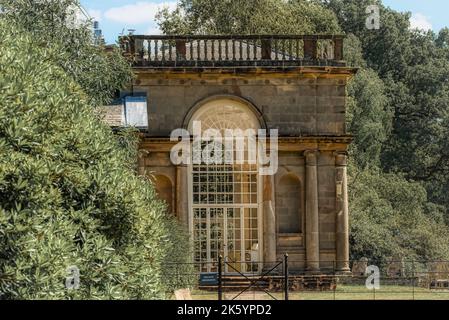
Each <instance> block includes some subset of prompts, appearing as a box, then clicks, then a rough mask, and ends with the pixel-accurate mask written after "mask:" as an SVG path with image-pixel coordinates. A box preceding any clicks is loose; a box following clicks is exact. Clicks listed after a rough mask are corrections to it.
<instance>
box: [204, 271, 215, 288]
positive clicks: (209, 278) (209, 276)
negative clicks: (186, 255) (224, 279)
mask: <svg viewBox="0 0 449 320" xmlns="http://www.w3.org/2000/svg"><path fill="white" fill-rule="evenodd" d="M200 285H201V286H216V285H218V273H217V272H208V273H201V274H200Z"/></svg>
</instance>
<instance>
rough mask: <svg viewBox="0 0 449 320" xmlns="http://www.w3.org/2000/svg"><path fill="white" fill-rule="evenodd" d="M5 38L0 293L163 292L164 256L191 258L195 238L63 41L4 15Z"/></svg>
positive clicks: (0, 56)
mask: <svg viewBox="0 0 449 320" xmlns="http://www.w3.org/2000/svg"><path fill="white" fill-rule="evenodd" d="M0 44H1V45H0V155H1V156H0V298H2V299H158V298H164V297H165V293H166V292H167V291H170V290H172V288H169V287H168V284H167V283H166V282H164V279H162V276H161V275H162V269H163V264H164V263H166V262H167V261H168V260H170V259H177V260H178V261H184V262H185V261H187V260H188V257H189V254H190V251H189V248H188V245H187V244H188V241H183V242H179V243H176V244H175V243H173V241H175V240H179V239H180V238H182V237H186V235H185V234H184V233H183V231H182V230H181V229H180V227H178V225H177V224H176V223H175V222H174V221H173V219H172V218H170V217H168V216H167V214H166V213H165V212H166V209H165V205H164V204H163V203H162V202H160V201H158V200H157V199H156V195H155V190H154V188H153V186H152V185H151V184H150V183H149V181H148V179H146V178H144V177H138V176H137V175H136V173H135V170H134V169H133V166H134V164H133V163H130V158H129V150H128V148H127V147H126V146H125V147H124V144H123V143H122V142H123V141H122V142H120V141H119V139H117V138H116V136H114V135H113V133H112V132H111V130H110V129H109V128H108V127H107V126H106V125H104V124H102V123H101V122H100V121H99V120H98V119H97V118H96V117H95V115H94V109H93V108H92V107H91V105H90V104H89V103H88V102H87V101H90V99H89V97H88V96H86V94H85V93H84V92H83V91H82V90H81V88H80V87H79V85H78V84H77V83H75V82H74V81H73V80H72V78H71V77H69V76H67V75H66V73H65V72H64V71H63V69H61V67H60V66H59V65H60V63H55V59H56V58H57V57H58V52H57V48H51V49H49V48H48V47H46V46H42V45H38V44H37V43H36V42H35V40H34V39H33V37H31V36H30V35H28V34H27V32H25V31H23V30H21V29H20V28H19V27H18V28H13V27H12V26H11V25H10V24H7V23H6V22H5V21H4V20H2V19H0ZM121 139H126V136H125V137H121ZM125 145H126V144H125ZM175 235H176V236H175ZM174 247H176V248H177V250H176V254H177V255H178V256H176V257H173V256H172V255H173V254H175V250H174V249H173V248H174ZM70 266H76V267H77V268H79V270H80V275H81V277H80V288H79V289H78V290H68V289H67V288H66V286H65V280H66V277H67V276H69V274H68V273H67V269H68V268H69V267H70Z"/></svg>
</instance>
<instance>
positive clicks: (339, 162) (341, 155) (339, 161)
mask: <svg viewBox="0 0 449 320" xmlns="http://www.w3.org/2000/svg"><path fill="white" fill-rule="evenodd" d="M334 156H335V165H336V166H340V167H346V166H347V165H348V153H347V152H341V151H336V152H334Z"/></svg>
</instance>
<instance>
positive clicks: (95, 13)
mask: <svg viewBox="0 0 449 320" xmlns="http://www.w3.org/2000/svg"><path fill="white" fill-rule="evenodd" d="M87 13H88V14H89V16H90V17H91V18H92V19H93V20H95V21H98V22H101V19H102V18H103V13H102V12H101V10H95V9H88V10H87Z"/></svg>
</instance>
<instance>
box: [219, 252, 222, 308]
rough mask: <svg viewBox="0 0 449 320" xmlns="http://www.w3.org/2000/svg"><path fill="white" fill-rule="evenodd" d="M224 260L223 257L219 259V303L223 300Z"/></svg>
mask: <svg viewBox="0 0 449 320" xmlns="http://www.w3.org/2000/svg"><path fill="white" fill-rule="evenodd" d="M222 260H223V257H222V256H219V257H218V301H222V300H223V279H222V273H223V270H222Z"/></svg>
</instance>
